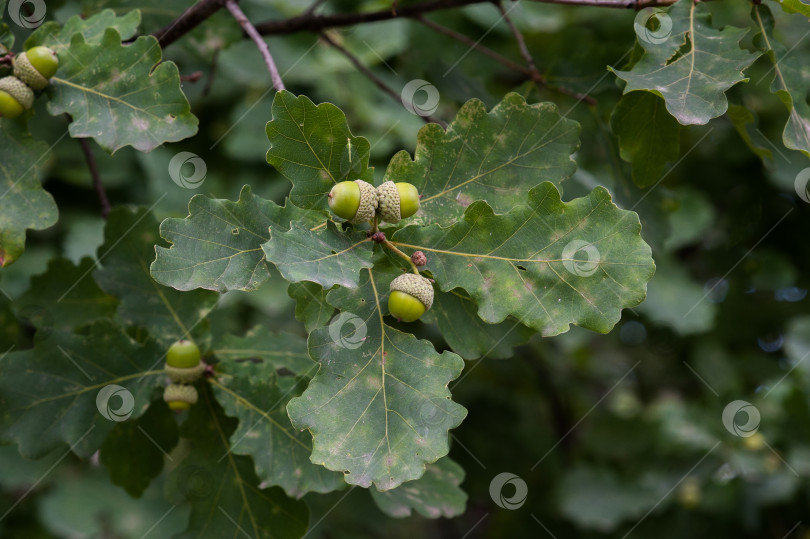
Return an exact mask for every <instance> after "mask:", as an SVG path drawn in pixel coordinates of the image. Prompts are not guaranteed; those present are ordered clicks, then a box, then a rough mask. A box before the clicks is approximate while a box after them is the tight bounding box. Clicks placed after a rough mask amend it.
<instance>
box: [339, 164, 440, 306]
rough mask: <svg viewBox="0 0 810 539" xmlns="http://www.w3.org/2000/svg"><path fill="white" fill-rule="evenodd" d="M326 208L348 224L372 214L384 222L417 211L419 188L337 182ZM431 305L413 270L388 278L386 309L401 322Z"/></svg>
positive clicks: (424, 283) (427, 285) (428, 289)
mask: <svg viewBox="0 0 810 539" xmlns="http://www.w3.org/2000/svg"><path fill="white" fill-rule="evenodd" d="M329 207H330V208H331V209H332V211H333V212H334V213H335V215H337V216H338V217H342V218H344V219H347V220H348V221H349V222H350V223H365V222H368V221H371V220H372V219H373V218H374V217H375V216H376V215H379V216H380V218H381V219H382V220H383V221H385V222H386V223H398V222H399V221H400V220H401V219H407V218H408V217H410V216H412V215H413V214H415V213H416V212H417V211H419V191H418V190H417V189H416V187H415V186H414V185H413V184H410V183H406V182H397V183H394V182H391V181H388V182H384V183H383V184H382V185H380V186H379V187H377V188H375V187H374V186H373V185H371V184H370V183H368V182H365V181H363V180H354V181H346V182H340V183H338V184H336V185H335V186H334V187H333V188H332V190H331V191H330V192H329ZM431 305H433V285H432V284H431V281H430V279H427V278H425V277H423V276H421V275H418V274H416V273H406V274H403V275H400V276H399V277H397V278H396V279H394V280H393V281H391V286H390V293H389V294H388V311H389V312H390V313H391V315H392V316H394V317H395V318H397V319H398V320H401V321H403V322H413V321H414V320H417V319H418V318H419V317H420V316H422V315H423V314H424V313H425V311H427V310H428V309H430V307H431Z"/></svg>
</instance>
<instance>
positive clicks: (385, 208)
mask: <svg viewBox="0 0 810 539" xmlns="http://www.w3.org/2000/svg"><path fill="white" fill-rule="evenodd" d="M377 200H378V202H377V205H378V208H379V210H380V216H381V217H382V219H383V221H385V222H386V223H398V222H399V221H400V219H402V215H401V214H400V210H399V189H397V186H396V184H395V183H394V182H392V181H387V182H384V183H383V184H382V185H380V186H379V187H377Z"/></svg>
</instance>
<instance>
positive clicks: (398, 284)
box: [390, 273, 433, 310]
mask: <svg viewBox="0 0 810 539" xmlns="http://www.w3.org/2000/svg"><path fill="white" fill-rule="evenodd" d="M390 289H391V290H392V291H393V290H399V291H400V292H404V293H406V294H409V295H411V296H413V297H415V298H416V299H418V300H419V301H421V302H422V305H424V306H425V310H427V309H430V306H431V305H433V285H432V284H431V283H430V280H429V279H427V278H426V277H422V276H421V275H416V274H415V273H403V274H402V275H400V276H399V277H397V278H396V279H394V280H393V281H391V287H390Z"/></svg>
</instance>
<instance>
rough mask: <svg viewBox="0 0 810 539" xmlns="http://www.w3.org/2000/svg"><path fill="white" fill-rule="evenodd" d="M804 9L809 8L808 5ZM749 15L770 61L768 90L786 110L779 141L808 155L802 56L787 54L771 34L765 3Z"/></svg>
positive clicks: (809, 123)
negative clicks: (785, 118) (770, 77)
mask: <svg viewBox="0 0 810 539" xmlns="http://www.w3.org/2000/svg"><path fill="white" fill-rule="evenodd" d="M807 9H808V10H810V7H808V8H807ZM751 17H752V18H753V19H754V21H755V22H756V23H757V26H758V27H759V30H760V33H759V34H758V35H757V36H756V38H755V39H754V42H755V43H756V44H757V45H759V47H760V48H761V49H762V50H763V51H764V52H765V53H766V54H767V56H768V59H769V60H770V61H771V63H773V73H774V75H773V82H772V83H771V92H772V93H774V94H776V95H777V96H778V97H779V99H780V100H781V101H782V103H784V105H785V107H787V109H788V112H789V115H788V121H787V123H786V124H785V129H784V131H783V132H782V142H783V143H784V144H785V146H786V147H788V148H790V149H792V150H799V151H801V152H802V153H803V154H804V155H806V156H807V157H810V105H808V103H807V95H808V93H810V77H808V73H807V61H806V57H804V56H802V55H801V54H798V55H793V56H790V52H791V51H793V48H792V47H791V49H790V50H787V49H785V46H784V45H782V44H781V43H779V42H778V41H777V40H776V38H775V37H774V35H773V27H774V21H773V15H772V14H771V11H770V9H768V7H767V6H763V5H754V6H753V8H752V11H751ZM796 45H798V43H797V44H796Z"/></svg>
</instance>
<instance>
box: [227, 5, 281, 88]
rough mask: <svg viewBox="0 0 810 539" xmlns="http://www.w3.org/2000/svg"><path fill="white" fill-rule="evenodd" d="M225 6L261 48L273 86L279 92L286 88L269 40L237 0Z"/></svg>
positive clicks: (260, 51)
mask: <svg viewBox="0 0 810 539" xmlns="http://www.w3.org/2000/svg"><path fill="white" fill-rule="evenodd" d="M225 7H226V8H228V11H230V12H231V15H233V18H234V19H236V21H237V22H238V23H239V26H241V27H242V30H244V31H245V33H246V34H247V35H248V36H250V39H252V40H253V42H254V43H255V44H256V47H257V48H258V49H259V53H261V55H262V58H264V63H265V65H267V69H268V71H270V78H271V79H273V88H275V89H276V91H277V92H280V91H282V90H284V83H283V82H282V80H281V75H279V74H278V69H277V68H276V62H275V61H274V60H273V55H272V54H270V47H268V46H267V42H266V41H265V40H264V39H262V36H261V34H259V32H257V31H256V28H255V27H254V26H253V24H252V23H251V22H250V21H249V20H248V18H247V16H246V15H245V12H244V11H242V9H241V8H240V7H239V5H238V4H237V3H236V0H227V2H225Z"/></svg>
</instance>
